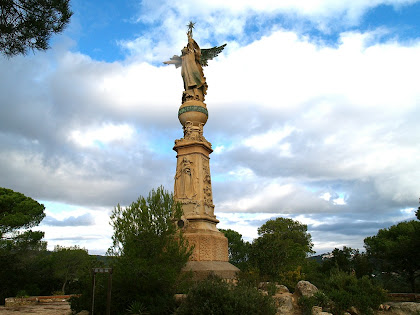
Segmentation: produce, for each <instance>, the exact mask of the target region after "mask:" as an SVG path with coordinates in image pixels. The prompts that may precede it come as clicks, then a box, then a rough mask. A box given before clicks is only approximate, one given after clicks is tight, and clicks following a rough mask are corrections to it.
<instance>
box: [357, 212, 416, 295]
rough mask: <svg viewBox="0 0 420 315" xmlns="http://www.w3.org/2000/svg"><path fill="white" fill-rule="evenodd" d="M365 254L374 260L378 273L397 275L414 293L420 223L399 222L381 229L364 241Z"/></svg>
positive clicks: (413, 221)
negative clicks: (402, 278)
mask: <svg viewBox="0 0 420 315" xmlns="http://www.w3.org/2000/svg"><path fill="white" fill-rule="evenodd" d="M364 242H365V248H366V251H367V254H368V255H369V256H370V257H371V258H372V259H374V260H375V264H376V265H377V267H378V268H379V269H380V271H382V272H385V273H397V274H399V275H401V276H403V277H404V278H405V279H406V280H407V281H408V283H410V286H411V290H412V292H416V278H418V277H419V276H420V250H418V249H419V248H420V222H419V221H415V220H412V221H408V222H400V223H398V224H396V225H393V226H391V227H389V228H388V229H381V230H379V231H378V234H377V235H375V236H371V237H367V238H365V240H364Z"/></svg>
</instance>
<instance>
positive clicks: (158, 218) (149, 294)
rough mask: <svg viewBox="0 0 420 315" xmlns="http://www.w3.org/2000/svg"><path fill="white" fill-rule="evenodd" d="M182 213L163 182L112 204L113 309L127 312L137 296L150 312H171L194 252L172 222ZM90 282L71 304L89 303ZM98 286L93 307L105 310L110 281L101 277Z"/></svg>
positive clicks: (98, 310) (137, 300) (114, 312)
mask: <svg viewBox="0 0 420 315" xmlns="http://www.w3.org/2000/svg"><path fill="white" fill-rule="evenodd" d="M181 215H182V208H181V206H180V204H178V203H175V202H174V200H173V196H172V194H170V193H168V192H167V191H165V190H164V189H163V187H159V188H158V189H157V190H152V191H151V192H150V193H149V196H148V197H147V198H144V197H142V196H140V197H139V198H138V200H137V201H135V202H133V203H132V204H131V205H130V206H128V207H126V208H123V207H121V206H120V205H118V206H117V207H116V208H115V209H114V210H113V212H112V214H111V225H112V226H113V228H114V235H113V237H112V240H113V244H112V247H111V248H110V249H109V250H108V255H110V256H111V257H110V258H111V260H110V263H111V265H112V266H113V268H114V271H113V278H112V280H113V282H112V292H113V293H112V310H111V313H112V314H118V313H119V312H124V311H125V310H127V309H128V308H129V307H130V305H132V304H133V303H134V302H136V303H141V304H142V305H144V307H146V308H147V312H149V313H150V314H167V313H170V312H171V311H172V310H173V309H174V307H175V301H174V294H175V293H177V292H176V291H177V286H180V285H182V284H183V279H182V278H180V273H181V269H182V268H183V266H184V265H185V264H186V262H187V261H188V258H189V256H190V255H191V249H190V248H189V246H188V244H187V243H186V241H185V240H184V238H183V236H182V234H179V233H178V232H177V229H176V226H175V224H174V222H176V220H178V219H180V218H181ZM98 278H99V277H97V279H98ZM98 281H102V280H100V279H98ZM86 287H87V290H86V291H87V292H85V293H84V294H83V295H82V297H81V300H78V301H74V302H73V303H72V305H71V306H72V309H73V310H76V311H77V310H78V309H76V306H77V307H79V308H81V307H83V305H86V304H87V303H89V301H90V298H88V296H90V292H89V291H88V290H91V285H89V284H88V283H86ZM103 287H105V288H103ZM97 289H98V290H99V291H101V290H102V291H101V292H102V293H101V292H99V291H98V294H97V295H95V301H96V300H98V303H95V305H97V306H98V309H97V310H95V313H104V309H103V308H102V309H101V308H100V307H101V305H102V306H103V307H104V306H105V304H106V303H105V298H106V294H104V290H106V284H105V283H104V284H102V285H101V284H100V282H98V285H97ZM101 298H102V299H103V303H100V302H99V299H101ZM83 301H84V302H83ZM82 302H83V303H82ZM73 305H75V307H74V308H73ZM82 309H83V308H82ZM84 309H87V308H86V306H85V308H84Z"/></svg>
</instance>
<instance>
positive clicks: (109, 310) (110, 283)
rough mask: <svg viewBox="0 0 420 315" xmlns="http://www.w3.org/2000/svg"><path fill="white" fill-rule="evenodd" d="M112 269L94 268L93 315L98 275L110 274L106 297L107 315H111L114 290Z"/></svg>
mask: <svg viewBox="0 0 420 315" xmlns="http://www.w3.org/2000/svg"><path fill="white" fill-rule="evenodd" d="M112 271H113V269H112V268H92V273H93V278H92V315H93V313H94V309H95V288H96V274H97V273H107V274H108V292H107V296H106V315H110V314H111V289H112Z"/></svg>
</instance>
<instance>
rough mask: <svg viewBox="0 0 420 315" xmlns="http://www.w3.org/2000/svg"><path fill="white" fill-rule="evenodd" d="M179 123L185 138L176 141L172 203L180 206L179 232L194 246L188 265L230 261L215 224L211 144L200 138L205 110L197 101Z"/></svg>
mask: <svg viewBox="0 0 420 315" xmlns="http://www.w3.org/2000/svg"><path fill="white" fill-rule="evenodd" d="M179 119H180V121H181V123H182V125H183V127H184V137H183V138H181V139H179V140H176V141H175V146H174V150H175V151H176V152H177V167H176V173H175V184H174V199H175V200H176V201H178V202H180V203H181V204H182V209H183V212H184V215H183V222H182V229H183V233H184V236H185V238H186V239H187V240H188V242H189V244H190V245H194V251H193V254H192V256H191V257H190V260H191V261H224V262H227V261H228V260H229V257H228V242H227V238H226V237H225V236H224V234H223V233H221V232H220V231H219V230H218V229H217V227H216V224H217V223H219V220H217V219H216V216H215V215H214V204H213V193H212V186H211V175H210V163H209V160H210V157H209V156H210V154H211V153H212V152H213V150H212V148H211V144H210V142H208V141H207V140H206V139H205V138H204V136H203V127H204V124H205V123H206V121H207V109H206V107H205V104H204V103H202V102H200V101H187V102H185V103H184V104H182V105H181V108H180V110H179Z"/></svg>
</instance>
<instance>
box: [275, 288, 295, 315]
mask: <svg viewBox="0 0 420 315" xmlns="http://www.w3.org/2000/svg"><path fill="white" fill-rule="evenodd" d="M273 299H274V301H275V303H276V307H277V313H276V314H277V315H292V314H294V306H293V297H292V294H291V293H283V294H276V295H274V296H273Z"/></svg>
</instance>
